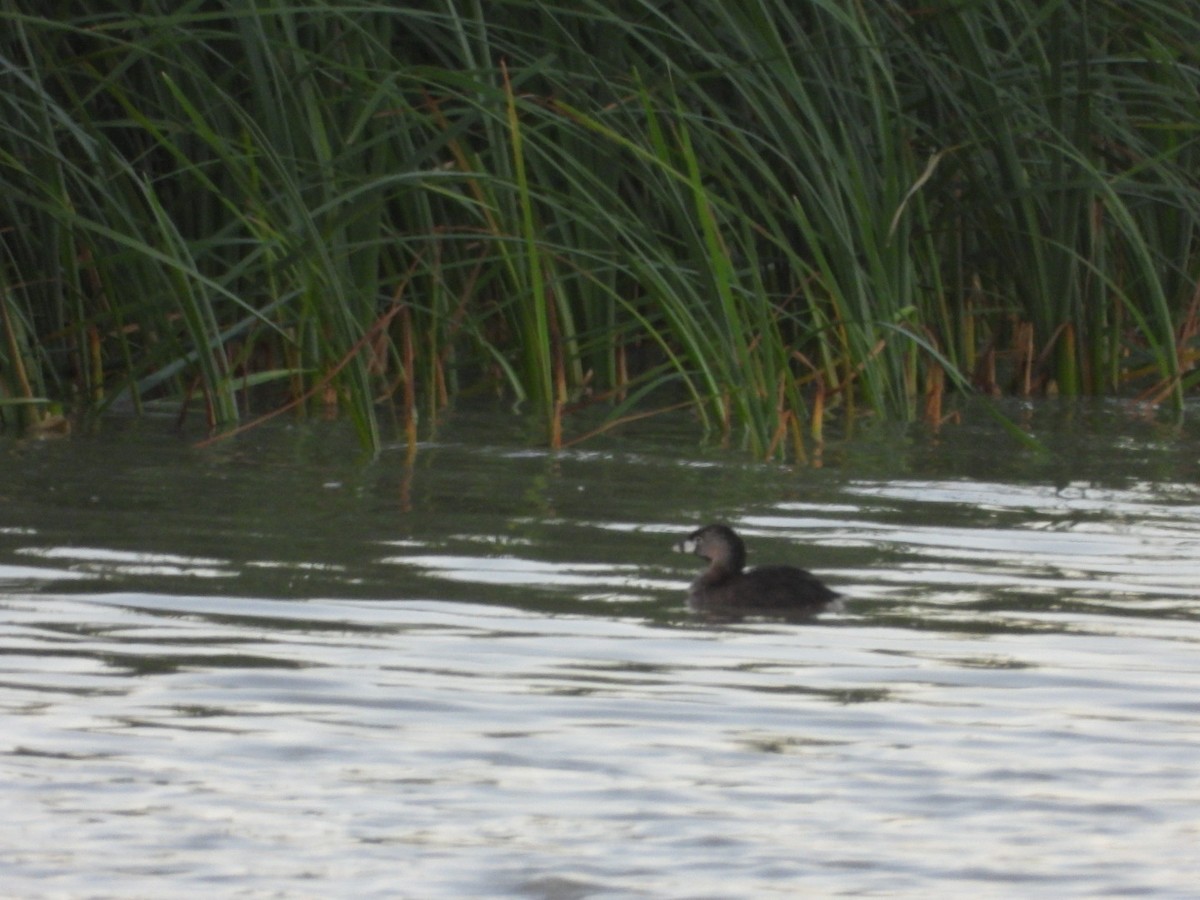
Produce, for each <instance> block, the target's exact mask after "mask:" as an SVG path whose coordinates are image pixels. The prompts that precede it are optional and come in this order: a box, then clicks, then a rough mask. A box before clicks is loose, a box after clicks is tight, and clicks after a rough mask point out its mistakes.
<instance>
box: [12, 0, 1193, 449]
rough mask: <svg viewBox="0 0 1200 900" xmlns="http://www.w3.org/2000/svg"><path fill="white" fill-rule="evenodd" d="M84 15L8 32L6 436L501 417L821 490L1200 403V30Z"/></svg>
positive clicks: (649, 13)
mask: <svg viewBox="0 0 1200 900" xmlns="http://www.w3.org/2000/svg"><path fill="white" fill-rule="evenodd" d="M78 7H80V8H79V9H78V10H77V12H76V13H75V14H74V15H72V16H70V17H62V16H59V17H55V18H51V17H47V16H43V15H41V14H38V13H34V12H30V11H28V10H25V9H24V8H23V5H21V4H17V3H15V2H12V0H8V2H2V3H0V24H2V25H3V30H2V31H0V34H2V35H3V36H2V37H0V78H3V80H4V86H5V90H4V91H3V93H0V105H2V109H3V115H2V116H0V185H2V186H3V191H2V192H0V227H2V234H3V256H2V257H0V312H3V316H0V330H2V331H3V334H2V335H0V417H4V418H5V419H9V418H11V419H13V420H14V421H20V422H22V423H23V424H26V425H29V426H33V427H49V426H50V425H52V424H53V423H55V422H57V421H59V417H58V416H57V415H56V414H55V409H56V408H57V407H56V406H55V404H60V403H66V404H68V405H69V406H73V407H75V408H85V407H97V408H101V409H103V408H107V407H110V406H116V405H125V404H129V405H131V406H132V407H133V408H137V409H140V408H142V407H143V406H144V405H145V404H147V403H162V402H169V403H171V404H174V405H176V406H177V407H179V408H181V409H185V410H187V411H189V412H190V411H192V410H199V409H202V410H203V413H204V417H205V419H206V421H207V423H208V426H209V428H210V429H211V430H212V432H213V434H214V435H222V434H230V433H233V432H234V431H236V430H237V429H238V428H243V427H247V426H249V425H252V424H253V423H254V422H256V421H258V419H259V418H260V417H262V416H265V415H271V414H274V413H278V412H279V411H283V410H286V411H289V412H290V411H296V412H298V413H301V414H303V413H312V412H317V411H332V410H338V411H341V412H343V413H344V414H346V415H347V416H348V417H349V418H350V420H351V421H353V422H354V423H355V426H356V428H357V429H358V431H359V433H360V435H361V437H362V440H363V442H364V444H366V445H368V446H372V447H377V446H378V445H379V444H380V443H381V441H382V440H383V437H382V434H383V429H382V428H381V425H380V422H379V416H380V412H381V410H382V409H384V408H386V407H385V406H384V405H381V401H384V402H385V403H386V404H390V405H392V406H393V407H394V408H395V409H396V410H397V411H398V413H399V416H400V418H401V419H402V420H403V422H404V423H405V428H406V433H407V434H408V436H409V439H410V440H412V439H415V436H416V435H417V434H418V433H419V423H428V422H430V421H431V420H435V419H436V417H437V416H438V415H439V412H440V410H441V408H442V407H443V406H445V405H446V404H448V403H451V402H453V401H454V400H455V399H456V398H460V397H466V396H470V395H473V394H476V393H480V392H483V393H487V394H491V395H496V396H502V397H508V398H510V399H511V400H514V401H516V402H517V403H518V404H520V405H522V406H523V407H524V408H526V409H528V410H530V411H531V412H533V413H534V414H535V416H536V417H537V419H538V420H539V421H540V422H541V427H542V433H543V435H544V440H545V441H546V442H547V443H549V444H550V445H552V446H561V445H564V444H566V443H570V442H572V441H575V440H578V439H580V438H582V437H585V436H586V435H587V434H591V433H594V432H595V431H596V430H603V429H604V428H605V427H606V423H613V424H615V423H619V422H622V421H626V420H627V419H628V418H629V417H631V416H637V415H644V414H649V413H652V412H653V411H655V410H659V409H665V408H675V407H677V406H679V405H680V404H685V405H689V406H691V407H692V408H693V409H694V410H695V411H696V413H697V415H698V417H699V419H700V421H701V422H702V423H703V425H704V427H705V428H707V429H709V430H710V431H713V432H716V433H720V434H723V435H725V436H726V437H727V438H728V439H730V440H734V441H737V442H739V443H741V444H744V445H745V446H746V447H747V448H749V449H750V450H751V451H752V452H753V453H755V454H756V455H759V456H791V457H798V458H803V456H804V455H805V454H806V453H807V452H808V447H809V445H810V444H812V443H814V442H818V441H820V440H821V438H822V435H823V425H824V423H825V420H826V419H827V418H828V417H829V416H830V415H839V416H843V417H850V418H853V417H856V416H860V415H863V414H872V415H889V416H901V417H907V418H924V419H925V420H927V421H928V422H930V423H931V424H932V425H934V426H936V425H938V424H940V423H941V422H942V421H943V420H944V419H945V418H947V417H948V416H949V415H950V414H951V412H952V407H953V396H954V395H956V394H959V393H966V392H970V391H982V392H985V393H1003V392H1015V393H1030V394H1037V393H1046V392H1058V393H1063V394H1080V393H1117V392H1125V393H1133V394H1136V395H1138V396H1141V397H1143V398H1145V399H1147V400H1149V401H1153V402H1164V403H1167V404H1169V405H1171V406H1172V407H1174V408H1178V407H1179V406H1180V405H1181V404H1182V402H1183V399H1184V396H1185V394H1186V392H1187V391H1189V390H1190V389H1192V388H1194V386H1195V382H1196V381H1197V379H1198V377H1200V376H1197V374H1196V372H1197V371H1198V370H1197V367H1196V362H1197V352H1198V350H1197V336H1198V334H1200V300H1198V299H1197V298H1198V297H1200V292H1198V290H1197V287H1196V285H1197V274H1198V271H1197V270H1198V268H1200V265H1198V263H1200V258H1198V254H1197V225H1198V223H1200V187H1198V185H1197V184H1196V182H1195V177H1194V173H1195V172H1196V171H1198V170H1200V159H1198V158H1197V157H1198V143H1197V130H1198V129H1200V126H1198V125H1197V123H1198V122H1200V109H1198V108H1197V107H1198V106H1200V100H1198V97H1200V90H1198V87H1200V84H1198V82H1200V77H1198V76H1197V75H1196V72H1197V71H1198V68H1197V65H1196V63H1197V55H1198V51H1197V47H1200V27H1198V26H1197V22H1198V21H1200V3H1195V2H1189V3H1184V4H1179V3H1166V2H1162V3H1154V2H1151V3H1144V4H1139V5H1138V6H1137V8H1136V14H1135V13H1134V12H1131V11H1130V8H1129V7H1128V5H1126V4H1121V3H1117V2H1115V0H1114V2H1098V0H1092V2H1084V0H1075V2H1057V3H1052V4H1049V5H1047V4H1044V3H1032V2H1008V3H1000V2H980V3H975V4H969V5H966V6H963V5H949V4H946V5H941V4H932V5H926V6H923V7H914V8H904V7H900V6H895V5H889V4H876V5H870V4H867V5H861V4H843V3H832V2H824V0H788V2H784V0H751V2H748V3H740V4H729V3H723V2H715V0H714V2H701V3H699V4H695V3H693V4H674V3H664V4H645V3H639V2H632V3H618V4H616V5H613V4H612V3H599V2H583V3H572V4H562V5H555V4H550V3H546V4H526V3H511V2H507V0H498V2H495V3H490V4H470V3H458V2H453V0H442V2H432V0H430V2H423V3H417V4H404V5H403V7H402V8H397V7H395V6H394V5H392V4H383V3H370V2H368V3H362V4H355V5H353V6H351V5H346V4H336V3H314V4H310V5H304V6H300V5H289V4H287V3H283V2H280V3H269V4H259V5H257V6H255V7H253V8H242V7H236V6H231V7H229V8H227V9H226V8H217V7H211V6H208V7H204V8H193V7H191V6H185V7H179V6H178V5H177V4H167V3H161V2H160V3H158V4H155V3H153V2H151V3H144V4H140V5H139V8H138V10H137V13H136V15H135V14H133V13H125V12H122V11H120V10H116V11H114V10H113V9H112V6H111V4H110V5H107V6H102V5H100V4H87V3H84V4H79V5H78ZM585 408H600V409H603V410H605V411H606V418H605V419H604V420H603V421H601V422H600V424H599V425H597V420H596V417H595V416H594V415H590V414H589V415H587V416H586V417H580V416H578V411H580V410H583V409H585ZM585 421H586V423H587V424H586V425H584V424H582V423H583V422H585Z"/></svg>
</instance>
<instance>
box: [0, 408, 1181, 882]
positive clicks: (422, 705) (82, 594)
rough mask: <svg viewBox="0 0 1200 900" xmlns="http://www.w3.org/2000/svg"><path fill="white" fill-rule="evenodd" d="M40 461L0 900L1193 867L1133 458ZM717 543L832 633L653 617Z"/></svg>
mask: <svg viewBox="0 0 1200 900" xmlns="http://www.w3.org/2000/svg"><path fill="white" fill-rule="evenodd" d="M1101 434H1108V432H1102V433H1101ZM1110 437H1111V439H1112V440H1113V441H1120V440H1122V436H1121V435H1120V434H1113V435H1110ZM957 439H958V438H956V437H955V436H954V435H953V434H951V435H949V436H948V437H946V438H945V439H944V440H945V441H946V442H947V443H953V441H954V440H957ZM1100 439H1102V438H1101V437H1098V436H1097V435H1091V437H1090V440H1091V442H1092V443H1093V444H1094V443H1095V442H1096V441H1097V440H1100ZM1063 440H1064V441H1065V440H1066V437H1063ZM1072 440H1074V439H1072ZM1080 440H1082V439H1081V438H1080ZM61 443H62V444H63V446H59V447H54V448H49V449H47V450H46V451H45V452H44V454H42V455H40V456H38V457H37V458H36V459H34V460H33V461H32V462H31V461H30V460H29V459H25V460H23V461H20V464H21V465H25V466H32V468H25V469H20V470H19V471H18V469H17V468H12V467H10V470H11V471H13V472H15V473H16V475H15V476H14V477H15V478H16V480H15V481H13V482H12V483H11V484H9V485H6V486H4V487H3V492H4V497H5V500H6V503H5V504H4V505H3V506H2V507H0V517H3V521H0V709H2V710H3V712H4V716H5V728H4V732H3V738H2V739H0V801H3V802H4V808H5V810H6V811H7V812H6V822H5V825H4V826H3V831H4V846H5V889H6V891H7V892H8V893H10V894H12V895H14V896H37V895H44V894H45V893H46V892H47V891H48V890H49V891H51V892H53V893H55V894H56V895H61V896H90V895H97V894H102V895H104V896H113V897H125V896H127V897H137V896H151V895H158V894H161V892H162V884H163V879H164V877H169V878H170V883H171V890H172V892H176V893H180V894H191V893H195V894H198V895H199V894H205V895H207V894H211V893H213V892H216V893H222V892H226V891H227V890H229V886H230V885H236V891H237V892H240V893H246V894H252V895H257V894H272V895H278V896H311V895H313V894H318V893H319V894H353V895H355V896H376V895H377V896H394V895H397V894H401V895H403V894H404V893H405V891H406V890H407V889H408V887H409V886H412V885H420V894H421V896H427V897H461V896H515V897H550V896H583V895H593V894H594V895H614V896H616V895H619V896H625V895H629V896H635V895H643V896H672V897H674V896H763V895H772V894H785V895H798V894H799V895H803V894H817V895H822V894H854V893H898V894H911V895H920V896H927V895H931V894H932V895H941V896H945V895H958V894H969V895H972V896H975V895H980V896H985V895H989V894H990V895H996V896H1012V895H1016V894H1019V895H1021V896H1036V895H1047V896H1051V895H1052V896H1062V895H1063V894H1072V895H1095V894H1100V893H1112V894H1127V893H1145V894H1151V895H1154V894H1161V895H1164V896H1184V895H1187V894H1188V893H1189V892H1190V891H1192V889H1193V885H1194V884H1195V883H1196V879H1197V877H1200V871H1198V870H1200V862H1198V861H1196V857H1195V854H1194V852H1193V848H1194V846H1195V841H1196V838H1197V833H1196V824H1195V821H1196V820H1195V810H1196V808H1197V806H1198V804H1200V774H1198V772H1197V768H1196V765H1195V760H1196V758H1197V753H1198V751H1200V715H1198V713H1200V701H1197V699H1196V697H1197V690H1198V689H1200V661H1198V660H1200V652H1198V651H1200V604H1198V603H1197V600H1198V598H1200V590H1198V587H1200V554H1197V553H1196V548H1197V547H1198V546H1200V490H1198V489H1197V488H1196V487H1195V486H1194V485H1193V484H1192V483H1191V482H1190V481H1188V480H1187V479H1185V478H1182V477H1180V476H1179V471H1180V466H1176V467H1175V469H1172V468H1171V466H1168V465H1167V463H1166V462H1165V461H1164V459H1163V458H1162V457H1159V456H1154V455H1153V454H1151V455H1150V456H1147V457H1146V458H1145V459H1144V460H1143V462H1142V463H1141V464H1140V466H1141V467H1140V468H1139V467H1138V465H1137V464H1134V463H1132V462H1130V460H1129V458H1128V457H1126V458H1124V461H1123V465H1125V466H1126V468H1125V469H1123V470H1122V471H1121V472H1119V473H1113V474H1112V477H1110V478H1107V479H1106V478H1102V477H1096V478H1094V480H1090V476H1089V477H1082V476H1080V477H1074V478H1068V479H1065V480H1064V479H1061V478H1050V477H1047V476H1046V472H1045V471H1042V470H1039V469H1037V468H1036V466H1041V465H1045V464H1043V463H1041V462H1036V463H1032V464H1031V465H1033V466H1035V468H1033V469H1032V470H1030V471H1026V472H1024V473H1023V474H1022V475H1021V476H1020V477H1013V478H1012V479H1011V480H1006V479H1005V478H1003V477H999V476H997V475H996V474H995V472H993V471H991V469H989V468H988V467H987V466H984V465H982V464H981V465H980V466H979V467H978V468H977V469H976V468H975V466H976V464H975V463H974V462H972V461H971V460H973V459H974V457H973V456H971V455H969V454H964V455H962V456H947V458H946V459H945V461H944V463H943V464H942V469H943V470H942V471H938V467H937V466H934V465H933V464H932V463H931V462H929V461H928V460H925V461H924V462H921V464H920V465H917V462H915V461H914V460H915V457H909V458H906V459H904V460H900V461H899V463H898V465H899V464H900V463H902V464H903V466H902V467H908V468H914V467H915V468H925V469H926V470H927V471H921V472H911V471H910V472H887V473H883V474H880V473H878V472H873V471H864V470H863V469H856V470H851V469H847V470H844V471H842V472H839V471H837V470H836V469H835V468H834V467H833V466H832V462H833V457H835V456H836V454H834V453H829V454H827V462H828V463H830V467H829V468H827V469H826V470H825V471H824V472H822V473H819V474H815V473H811V472H803V471H801V472H795V471H791V470H785V469H782V468H780V467H764V466H755V465H749V464H747V463H746V462H745V461H744V460H742V459H734V458H732V457H721V458H714V457H713V456H706V455H704V454H702V453H700V452H699V451H697V453H696V458H695V459H687V458H680V456H679V453H678V449H677V448H678V446H680V445H679V444H678V443H675V444H671V445H669V446H668V445H662V446H658V445H650V446H634V447H631V448H628V449H623V448H621V447H619V446H613V447H611V448H610V449H606V450H604V451H595V450H589V451H586V452H573V453H567V454H562V455H560V456H559V457H557V458H554V459H553V460H551V459H550V458H549V456H548V455H547V454H544V453H539V452H530V451H526V450H522V449H518V448H515V447H513V446H508V447H505V446H503V445H497V444H496V442H495V436H494V434H493V433H492V432H491V431H488V430H486V429H481V430H480V431H479V432H478V433H476V432H471V433H470V434H468V435H465V436H463V437H462V438H461V439H459V440H454V439H451V437H450V436H443V438H442V441H441V442H440V443H439V445H438V446H436V447H430V448H426V450H427V451H428V452H426V453H424V455H422V454H419V455H418V457H417V459H416V460H415V461H414V462H413V463H412V469H411V471H409V472H407V474H406V475H405V476H404V477H403V478H402V479H401V478H400V477H399V476H398V475H397V474H396V471H395V470H394V469H392V468H390V466H389V461H388V460H387V459H385V460H383V461H381V462H380V463H378V464H376V465H375V466H374V467H365V468H364V467H362V465H361V464H357V465H358V467H357V468H355V467H352V466H349V465H348V464H345V463H343V462H341V461H340V460H337V459H333V460H331V459H329V458H326V456H325V455H323V453H318V454H316V455H315V456H314V457H313V458H311V459H308V460H306V461H297V459H296V458H295V457H296V454H297V451H296V449H295V444H294V443H293V442H287V441H284V442H282V443H281V445H280V446H278V447H274V448H272V447H271V446H267V447H265V448H262V447H260V448H257V449H256V452H251V448H248V447H247V448H243V449H241V450H238V451H236V452H232V451H231V457H230V459H228V460H221V461H219V462H214V460H213V459H212V458H211V457H206V456H201V457H195V458H193V457H192V456H191V454H190V452H189V451H187V450H186V449H181V448H180V447H179V446H177V445H169V444H167V443H166V442H159V443H153V442H151V443H150V444H149V445H148V446H139V447H138V448H137V451H138V452H137V453H135V454H126V455H127V456H129V455H132V456H135V457H137V458H139V459H141V460H142V461H143V463H144V466H145V469H144V470H143V471H142V472H141V473H139V472H138V471H137V470H136V468H135V467H132V466H131V467H130V468H129V469H127V470H125V471H123V472H121V473H119V477H118V476H114V474H113V472H112V471H111V470H107V469H105V467H103V466H99V467H95V466H94V467H93V469H92V470H91V472H90V474H89V472H88V470H87V468H86V466H87V462H86V460H85V459H81V458H78V457H77V456H75V455H74V454H76V453H78V452H79V449H78V446H72V442H61ZM1122 446H1123V447H1125V449H1126V450H1128V452H1130V453H1132V452H1134V449H1136V451H1137V452H1138V453H1142V454H1146V453H1148V450H1147V445H1146V443H1145V442H1140V443H1139V442H1128V441H1126V442H1125V443H1124V444H1123V445H1122ZM93 449H95V448H93ZM1120 449H1121V448H1118V450H1120ZM848 452H849V451H847V453H848ZM931 452H932V451H931ZM939 452H947V453H949V451H948V450H943V451H939ZM970 452H971V453H972V454H974V453H978V449H977V448H971V451H970ZM1155 452H1157V451H1155ZM1163 452H1167V451H1163ZM55 455H61V456H62V457H63V458H62V459H60V460H59V462H60V463H61V464H62V466H63V467H62V468H61V469H57V468H55V467H54V466H52V465H49V463H48V461H47V459H46V457H48V456H55ZM880 457H881V454H880V455H877V456H875V457H872V459H878V458H880ZM123 458H124V457H123ZM964 460H965V461H964ZM68 464H69V465H68ZM1092 464H1093V463H1089V465H1092ZM871 465H872V466H874V465H876V463H874V462H873V463H872V464H871ZM1180 465H1181V466H1184V467H1186V465H1187V463H1186V462H1185V463H1181V464H1180ZM43 466H45V468H42V467H43ZM867 468H869V467H867ZM991 468H992V469H994V468H995V467H994V466H992V467H991ZM966 470H973V471H966ZM164 471H170V472H172V473H173V478H172V479H171V480H170V481H169V482H164V480H163V479H162V478H161V477H160V476H161V474H162V473H163V472H164ZM1163 472H1169V473H1171V474H1170V477H1163ZM114 477H116V478H117V480H116V481H115V482H114V481H112V480H111V479H112V478H114ZM105 478H108V479H110V480H105ZM401 481H402V483H403V491H400V490H399V489H398V488H397V484H398V483H400V482H401ZM51 487H53V488H54V490H53V491H51V490H50V488H51ZM96 496H100V497H108V498H116V499H112V500H111V502H107V501H106V502H105V503H101V504H99V505H98V504H97V503H95V502H94V501H93V499H92V498H93V497H96ZM714 519H725V520H727V521H729V522H730V523H731V524H733V525H734V526H735V527H737V528H738V529H739V530H740V531H742V532H743V533H745V534H746V535H747V537H749V538H752V540H750V541H748V543H749V545H750V547H751V552H752V554H753V555H752V558H751V563H754V562H760V563H765V562H776V561H777V562H789V563H793V564H796V565H800V566H803V567H805V568H809V569H812V570H814V571H816V572H819V573H820V574H821V576H822V577H823V578H827V579H828V581H829V583H830V584H831V585H832V586H834V587H836V588H837V589H838V590H840V591H842V592H843V593H844V594H846V595H847V599H846V601H845V605H844V607H843V608H842V609H841V610H837V611H833V612H831V613H830V614H828V615H824V616H822V617H820V618H819V619H817V620H816V621H815V622H810V623H804V624H798V623H789V622H781V621H775V620H770V619H762V618H760V619H754V620H746V621H740V622H711V621H704V620H698V619H696V618H694V617H691V616H690V615H689V614H688V613H687V611H686V609H685V607H684V603H683V598H684V594H685V591H686V585H687V583H688V581H690V579H691V578H692V576H693V574H694V568H695V566H694V564H693V563H694V561H693V560H690V559H688V558H686V557H682V556H679V555H677V554H673V553H672V552H671V550H670V547H671V544H672V543H674V542H675V541H676V540H677V539H678V537H679V536H681V535H683V534H686V533H687V532H688V531H690V530H691V529H692V528H694V527H695V526H696V525H697V524H699V523H703V522H705V521H710V520H714ZM1164 860H1165V861H1168V862H1167V863H1164V862H1163V861H1164Z"/></svg>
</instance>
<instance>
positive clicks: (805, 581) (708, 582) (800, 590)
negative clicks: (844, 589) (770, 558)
mask: <svg viewBox="0 0 1200 900" xmlns="http://www.w3.org/2000/svg"><path fill="white" fill-rule="evenodd" d="M675 549H676V550H678V551H679V552H681V553H694V554H695V555H696V556H701V557H703V558H704V559H707V560H708V568H707V569H705V570H704V572H703V573H702V574H701V575H700V577H699V578H697V579H696V580H695V581H693V582H692V587H691V592H690V593H689V594H688V604H689V605H690V606H691V607H692V608H693V609H696V610H699V611H705V612H715V613H720V614H729V613H734V614H737V613H741V614H744V615H753V614H768V615H793V616H794V615H812V614H813V613H817V612H820V610H822V609H823V608H824V607H825V606H826V605H827V604H828V603H829V601H831V600H833V599H834V598H835V597H837V594H836V593H835V592H834V591H831V590H830V589H829V588H827V587H826V586H825V585H824V584H822V583H821V581H820V580H819V579H818V578H817V577H816V576H815V575H813V574H812V573H811V572H806V571H804V569H797V568H796V567H795V566H759V567H758V568H756V569H750V570H749V571H742V570H743V569H744V568H745V566H746V545H745V544H743V543H742V539H741V538H740V537H738V535H737V532H735V531H734V530H733V529H732V528H730V527H729V526H727V525H705V526H704V527H703V528H700V529H697V530H696V531H693V532H692V533H691V534H690V535H688V536H687V538H686V539H684V540H682V541H680V542H679V543H678V544H676V545H675Z"/></svg>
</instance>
